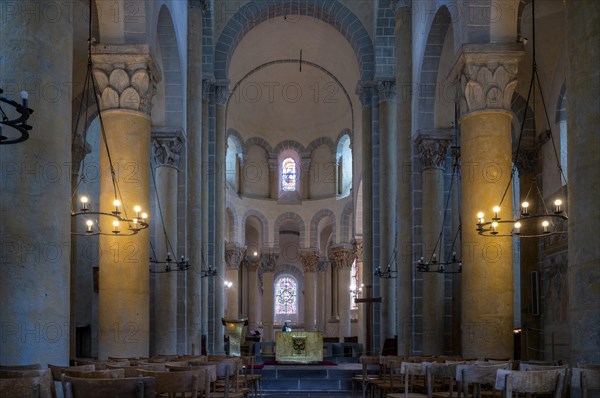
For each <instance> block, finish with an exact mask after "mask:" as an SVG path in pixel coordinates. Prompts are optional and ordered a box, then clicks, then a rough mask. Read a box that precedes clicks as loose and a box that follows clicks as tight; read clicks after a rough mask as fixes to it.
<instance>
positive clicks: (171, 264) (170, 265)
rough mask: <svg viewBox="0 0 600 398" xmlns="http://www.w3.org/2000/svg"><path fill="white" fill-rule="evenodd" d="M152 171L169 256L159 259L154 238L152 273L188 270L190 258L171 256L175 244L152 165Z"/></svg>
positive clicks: (151, 245) (151, 259)
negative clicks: (166, 221)
mask: <svg viewBox="0 0 600 398" xmlns="http://www.w3.org/2000/svg"><path fill="white" fill-rule="evenodd" d="M150 170H151V171H152V182H153V184H152V185H154V192H155V194H156V207H158V214H159V216H160V220H161V224H162V229H163V235H164V238H165V247H166V248H167V250H168V251H167V256H166V257H165V259H164V261H159V260H158V258H157V256H156V251H155V250H154V245H153V244H152V240H151V241H150V250H151V251H152V257H150V273H152V274H160V273H166V272H178V271H187V270H188V269H190V267H191V265H190V259H189V258H187V257H185V256H181V258H180V260H179V261H177V260H173V258H172V257H171V253H172V252H173V253H174V250H173V245H172V244H171V239H169V235H168V234H167V228H166V227H165V220H164V217H163V211H162V205H161V203H160V197H159V195H158V188H157V185H156V176H155V175H154V168H153V167H151V168H150Z"/></svg>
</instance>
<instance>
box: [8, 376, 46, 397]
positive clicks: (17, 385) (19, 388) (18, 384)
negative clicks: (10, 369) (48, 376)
mask: <svg viewBox="0 0 600 398" xmlns="http://www.w3.org/2000/svg"><path fill="white" fill-rule="evenodd" d="M40 384H41V382H40V381H39V379H36V378H34V377H33V378H32V377H18V378H11V379H8V378H6V379H0V397H2V398H40V397H42V395H41V393H40V389H41V386H40Z"/></svg>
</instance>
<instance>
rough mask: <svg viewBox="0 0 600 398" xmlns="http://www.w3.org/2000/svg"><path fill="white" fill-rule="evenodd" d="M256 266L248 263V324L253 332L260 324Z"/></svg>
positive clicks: (260, 307) (260, 315)
mask: <svg viewBox="0 0 600 398" xmlns="http://www.w3.org/2000/svg"><path fill="white" fill-rule="evenodd" d="M259 283H260V282H259V280H258V264H257V263H248V301H249V302H248V324H249V325H250V328H251V329H250V330H255V329H256V328H257V327H258V325H259V323H262V302H261V297H260V292H259V290H258V289H259V287H260V285H259Z"/></svg>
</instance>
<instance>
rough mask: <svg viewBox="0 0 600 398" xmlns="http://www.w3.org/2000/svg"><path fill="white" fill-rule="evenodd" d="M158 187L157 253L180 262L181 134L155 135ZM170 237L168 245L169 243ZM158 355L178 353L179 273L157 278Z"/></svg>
mask: <svg viewBox="0 0 600 398" xmlns="http://www.w3.org/2000/svg"><path fill="white" fill-rule="evenodd" d="M153 135H154V137H153V140H152V147H153V148H152V149H153V155H154V164H155V170H154V177H155V181H154V183H155V184H156V198H155V200H156V209H157V211H156V212H155V217H154V219H155V220H156V224H155V225H156V228H155V229H154V231H155V242H156V243H155V245H154V246H155V252H156V256H157V260H158V261H164V260H165V259H166V258H167V256H170V258H171V259H173V260H175V261H177V260H178V258H177V185H178V184H177V172H178V170H179V169H178V167H179V153H180V151H181V150H182V149H183V143H182V139H181V137H180V136H179V134H177V133H174V134H172V135H169V136H167V135H165V134H164V133H159V134H154V133H153ZM167 237H168V239H169V241H167ZM152 351H153V352H155V353H156V354H169V355H172V354H175V353H177V273H175V272H166V273H156V274H155V275H154V349H153V350H152Z"/></svg>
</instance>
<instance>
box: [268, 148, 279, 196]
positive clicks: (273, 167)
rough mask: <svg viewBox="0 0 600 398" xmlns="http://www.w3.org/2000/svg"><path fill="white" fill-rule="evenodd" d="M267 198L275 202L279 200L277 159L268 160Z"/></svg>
mask: <svg viewBox="0 0 600 398" xmlns="http://www.w3.org/2000/svg"><path fill="white" fill-rule="evenodd" d="M267 162H268V166H269V198H271V199H274V200H277V199H278V198H279V167H278V164H277V159H275V158H269V160H268V161H267Z"/></svg>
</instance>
